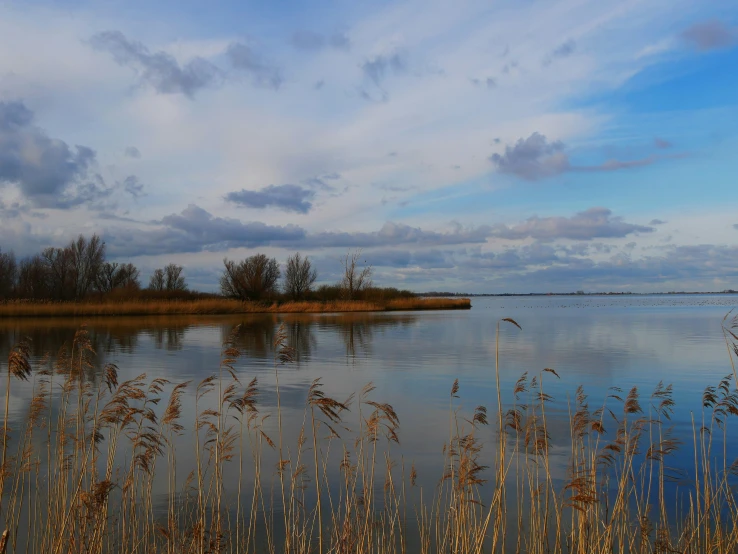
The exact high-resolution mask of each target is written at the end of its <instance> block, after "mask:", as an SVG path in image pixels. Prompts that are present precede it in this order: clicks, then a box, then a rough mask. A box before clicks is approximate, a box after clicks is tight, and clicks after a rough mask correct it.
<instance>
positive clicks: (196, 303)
mask: <svg viewBox="0 0 738 554" xmlns="http://www.w3.org/2000/svg"><path fill="white" fill-rule="evenodd" d="M469 308H471V301H470V300H469V299H468V298H398V299H393V300H387V301H363V300H337V301H329V302H281V303H277V302H274V303H263V302H241V301H239V300H229V299H225V298H208V299H198V300H144V301H142V300H132V301H125V300H119V301H100V302H26V301H16V302H5V303H1V304H0V317H82V316H139V315H141V316H142V315H216V314H258V313H333V312H383V311H401V310H409V311H415V310H463V309H469Z"/></svg>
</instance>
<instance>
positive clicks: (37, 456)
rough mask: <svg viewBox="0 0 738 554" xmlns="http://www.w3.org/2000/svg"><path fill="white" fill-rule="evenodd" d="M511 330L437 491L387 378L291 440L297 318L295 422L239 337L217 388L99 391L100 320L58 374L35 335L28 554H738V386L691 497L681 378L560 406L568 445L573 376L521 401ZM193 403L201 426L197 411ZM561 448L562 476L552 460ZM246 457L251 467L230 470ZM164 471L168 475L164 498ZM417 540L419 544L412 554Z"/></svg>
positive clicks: (324, 402)
mask: <svg viewBox="0 0 738 554" xmlns="http://www.w3.org/2000/svg"><path fill="white" fill-rule="evenodd" d="M507 323H510V324H511V325H515V326H518V324H517V322H515V321H513V320H511V319H502V320H500V322H498V326H497V335H496V344H497V348H496V353H495V360H494V363H493V364H491V365H492V366H493V367H492V368H491V370H490V379H492V380H494V381H495V382H496V383H497V398H496V399H495V400H496V405H495V406H494V408H493V409H492V410H490V413H489V414H488V412H487V409H486V408H485V407H484V406H478V407H477V408H475V409H474V410H473V412H472V413H468V414H464V413H463V411H462V410H461V407H462V406H461V405H460V401H459V400H458V399H459V396H460V395H461V392H462V391H461V390H460V386H459V383H458V380H457V381H455V382H454V383H453V385H452V386H451V387H450V391H449V396H448V402H449V426H448V431H447V432H448V440H447V442H446V444H445V446H444V448H443V451H442V453H440V452H439V457H440V460H439V461H441V462H442V471H441V472H440V475H439V476H438V480H437V484H435V485H434V486H431V487H429V488H427V489H426V490H424V489H423V487H422V485H421V484H419V483H418V479H417V478H418V475H417V472H416V470H415V467H414V466H413V465H412V464H409V465H408V463H407V462H406V461H405V460H402V459H397V457H396V455H395V454H394V453H393V445H396V444H398V443H399V441H400V417H399V416H398V414H397V413H396V412H395V410H394V408H393V407H392V406H390V405H388V404H386V403H382V402H380V401H377V400H375V399H374V397H373V392H374V387H373V386H372V385H371V384H368V385H367V386H365V387H364V388H363V389H362V390H361V391H360V392H359V393H358V394H357V396H356V397H355V398H353V397H350V398H348V399H345V400H337V399H335V398H331V397H330V396H329V394H328V393H327V392H326V391H325V390H324V388H323V383H322V382H321V381H320V379H317V380H315V381H313V382H312V384H311V385H310V387H309V389H308V391H307V393H306V395H305V404H304V415H303V417H302V418H300V421H301V424H300V421H298V422H297V423H293V425H295V426H296V427H300V425H301V427H300V432H299V436H298V438H297V440H296V442H295V443H290V444H287V442H286V439H285V436H284V435H283V433H282V409H281V404H280V386H279V375H280V372H281V371H282V368H283V366H284V365H285V364H291V363H292V362H293V361H294V358H293V351H292V349H291V347H290V346H289V344H287V333H286V332H285V331H284V328H280V330H279V332H278V333H277V336H276V339H275V341H274V344H273V346H274V373H273V377H274V380H273V382H272V385H274V386H276V398H277V403H276V413H274V412H275V409H274V408H273V407H272V408H269V407H268V406H262V405H261V404H260V402H259V397H260V382H259V381H257V379H256V378H254V379H252V380H251V381H248V382H247V381H244V382H241V381H240V380H239V376H241V375H242V373H243V372H242V371H236V364H237V363H238V359H239V357H240V354H241V353H240V351H239V350H238V348H237V347H236V337H237V332H238V329H237V328H236V329H234V330H233V332H232V334H231V336H230V337H229V338H228V339H227V340H226V342H225V344H224V345H223V350H222V361H221V364H220V366H219V367H218V368H217V369H216V370H215V372H214V373H213V374H212V375H210V376H208V377H206V378H205V379H203V380H202V381H200V382H199V383H190V382H187V383H170V382H169V381H167V380H164V379H153V380H149V379H147V377H146V375H144V374H142V375H140V376H138V377H136V378H134V379H131V380H129V381H125V382H119V381H118V374H117V368H116V367H115V366H112V365H111V366H107V367H105V368H103V369H102V370H101V371H99V372H98V373H97V375H98V379H99V383H98V385H99V386H97V387H96V388H94V387H93V386H92V384H91V383H90V382H89V381H87V379H86V378H85V375H88V370H89V369H90V367H91V366H90V364H91V360H92V355H93V352H92V345H91V343H90V341H89V338H88V335H87V331H86V330H85V329H84V328H83V329H81V330H80V331H79V332H78V333H77V335H76V336H75V338H74V341H73V344H71V345H70V348H69V350H68V352H67V351H62V352H61V353H60V355H59V359H58V360H57V362H56V364H55V366H54V370H53V371H52V370H42V371H34V370H33V368H32V367H31V364H30V361H29V356H30V349H29V347H28V345H27V344H25V343H21V344H19V345H17V346H16V347H15V348H14V349H13V350H12V352H11V353H10V356H9V360H8V372H7V383H6V387H7V388H6V391H5V396H6V408H5V420H4V427H3V432H2V445H3V446H2V463H1V465H0V518H1V519H0V521H2V525H4V529H5V530H6V531H7V532H8V537H9V539H10V541H9V545H8V546H9V547H10V548H11V550H10V551H12V552H51V553H62V552H63V553H68V552H75V553H76V552H79V553H82V552H84V553H89V554H103V553H111V554H112V553H118V552H120V553H123V552H125V553H131V554H135V553H140V554H144V553H147V554H148V553H152V554H164V553H167V554H174V553H184V554H205V553H208V554H226V553H233V554H236V553H244V554H245V553H249V554H251V553H256V552H267V553H269V554H276V553H277V552H284V553H290V554H292V553H295V554H313V553H317V554H324V553H331V554H333V553H336V554H350V553H352V554H353V553H355V554H370V553H372V554H374V553H377V554H390V553H391V554H406V553H407V552H419V553H420V554H481V553H482V552H484V553H487V552H489V553H492V554H506V553H508V552H516V553H523V552H525V553H530V554H569V553H571V554H589V553H595V554H612V553H616V552H617V553H623V554H673V553H680V554H703V553H707V552H709V553H711V554H735V552H737V551H738V497H737V493H736V487H735V481H736V479H737V478H738V462H734V463H732V464H731V461H730V460H728V459H727V455H726V452H725V450H723V447H722V446H721V445H720V443H718V442H717V439H718V438H720V439H722V441H727V440H728V437H732V436H733V435H731V431H730V430H729V423H730V421H729V420H730V419H731V418H733V417H736V416H738V390H736V389H735V383H734V382H732V381H731V378H730V377H726V378H724V379H723V380H721V382H720V383H719V384H718V385H717V386H711V387H707V388H706V389H705V392H704V394H703V397H702V400H703V410H702V413H701V414H696V415H695V416H694V423H693V436H692V440H691V443H692V444H691V445H689V446H690V447H691V450H692V451H693V453H694V458H693V462H691V460H692V458H691V452H690V456H689V457H687V458H686V459H689V460H690V467H688V468H686V471H685V472H684V474H683V475H682V476H681V477H682V479H683V480H682V481H680V484H679V491H680V495H679V497H678V498H677V499H678V500H679V502H675V500H674V498H673V497H671V496H669V495H670V494H672V493H671V492H667V483H669V481H670V479H672V478H674V477H675V474H674V471H675V470H674V465H673V464H672V461H671V460H672V456H673V455H674V452H675V451H676V450H677V449H678V448H679V447H680V442H679V440H678V437H673V436H672V435H671V423H670V419H671V414H673V412H674V410H675V404H674V400H673V397H672V389H671V387H670V386H664V385H663V384H659V385H658V386H657V387H656V389H655V391H654V392H653V393H652V394H650V395H644V394H642V393H641V391H639V390H638V389H637V388H635V387H633V388H631V389H630V390H629V391H628V392H623V391H620V390H615V391H613V394H611V395H610V396H609V397H608V398H607V399H606V400H605V401H604V404H602V405H600V406H598V407H597V408H593V409H591V408H590V406H589V404H588V401H587V396H586V394H585V392H584V389H583V388H582V387H579V388H578V389H577V391H576V393H575V394H574V395H573V396H572V397H571V401H570V402H564V405H563V406H559V407H558V409H559V410H562V408H563V410H564V411H565V410H567V409H568V412H569V425H568V429H563V430H562V431H563V432H564V435H565V436H566V438H567V439H566V440H567V442H566V443H564V442H563V441H562V439H564V437H556V439H558V440H557V441H556V442H554V440H553V438H552V436H551V435H552V433H553V432H554V431H553V430H552V427H553V426H551V425H550V422H549V420H550V417H551V416H550V415H549V414H550V413H551V411H552V408H553V409H556V408H555V407H554V406H553V404H554V399H553V398H552V397H551V396H550V394H549V393H547V392H546V390H550V383H551V382H552V380H555V379H558V378H559V374H558V372H556V371H554V370H551V369H543V370H541V371H540V372H538V373H537V374H535V375H528V374H527V373H526V374H523V375H522V376H521V377H520V379H518V381H517V382H516V383H515V386H514V389H513V390H512V391H507V392H508V394H506V395H505V397H506V398H505V402H503V400H502V398H503V397H502V393H501V391H500V386H499V383H500V380H499V376H500V357H499V353H500V350H499V336H500V325H501V324H503V325H504V324H507ZM724 331H725V332H726V333H727V334H726V345H727V346H728V348H729V354H730V355H731V356H732V351H735V353H736V354H738V346H736V342H738V334H737V333H738V318H736V319H734V320H733V321H732V323H731V324H730V326H726V325H725V324H724ZM728 336H730V337H734V338H735V341H736V342H732V343H731V340H730V338H728ZM731 363H732V357H731ZM266 378H267V377H266V376H263V375H262V377H261V379H266ZM14 380H30V381H32V383H33V390H34V395H33V399H32V401H31V403H30V406H29V407H28V415H27V418H26V421H25V422H24V423H23V424H22V425H21V426H20V429H18V430H17V431H16V432H13V433H12V434H11V430H10V429H9V428H8V410H7V406H8V399H9V398H10V397H11V392H10V391H11V387H12V385H13V382H14ZM193 393H194V394H193ZM185 398H189V399H191V402H192V403H193V404H194V413H193V414H192V418H187V419H192V420H194V421H184V420H185V417H184V414H185V410H183V401H184V399H185ZM52 405H53V409H52ZM270 411H271V412H272V413H271V414H270ZM493 414H494V415H493ZM270 415H272V416H273V415H276V418H277V420H278V421H279V426H278V429H277V431H275V432H276V435H272V436H269V434H267V432H266V430H265V429H267V427H266V426H265V425H264V422H265V420H266V418H267V417H269V416H270ZM488 419H489V421H488ZM488 424H492V425H494V431H495V432H494V434H493V435H494V436H495V437H496V438H495V439H494V440H493V444H492V446H493V448H494V450H493V452H492V453H491V454H488V453H486V452H485V446H486V447H487V448H489V446H490V445H485V444H484V441H483V438H482V437H483V434H482V430H483V428H484V427H485V426H487V425H488ZM606 427H607V428H608V429H609V430H608V429H606ZM176 437H183V438H185V439H186V440H191V450H189V451H188V450H184V451H183V449H182V447H181V445H180V446H179V447H178V449H175V446H174V445H175V438H176ZM559 441H562V442H559ZM562 444H566V445H567V446H568V464H567V466H568V467H569V471H568V475H566V476H565V477H564V478H563V483H562V482H560V480H558V479H556V478H554V476H553V473H552V469H551V467H552V465H553V464H555V463H557V458H559V457H560V456H561V455H562V454H563V453H564V452H563V451H562V449H561V445H562ZM564 450H566V447H564ZM275 456H276V460H277V461H276V463H275V464H274V465H272V464H270V463H269V462H268V461H267V460H269V459H270V458H273V457H275ZM182 458H185V459H186V460H188V461H189V460H192V463H193V464H194V466H195V468H194V470H193V471H192V472H191V473H190V475H189V476H187V477H186V479H183V478H182V475H179V474H178V459H179V460H181V459H182ZM439 465H440V464H439ZM487 466H489V467H487ZM228 467H230V468H233V469H234V470H235V471H234V473H235V474H236V475H237V477H235V478H234V477H233V476H231V477H226V469H227V468H228ZM329 468H331V469H335V470H336V471H332V470H329ZM179 471H180V472H181V468H180V469H179ZM178 475H179V477H178ZM331 476H332V477H331ZM155 480H156V481H157V482H158V483H163V484H164V483H165V484H167V486H168V493H169V494H168V496H167V499H166V505H165V506H164V507H163V509H162V507H160V506H157V505H156V501H157V498H155V494H154V492H153V491H154V487H153V484H154V481H155ZM6 485H7V488H6ZM3 492H5V494H3ZM413 498H414V499H415V500H413ZM274 503H276V504H278V505H281V506H283V507H284V509H276V510H275V509H274V507H273V506H274ZM413 533H414V534H415V535H416V536H417V537H418V542H417V544H416V545H414V546H413V547H412V548H409V543H408V539H409V537H410V535H411V534H413Z"/></svg>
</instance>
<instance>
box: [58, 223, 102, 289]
mask: <svg viewBox="0 0 738 554" xmlns="http://www.w3.org/2000/svg"><path fill="white" fill-rule="evenodd" d="M65 250H66V252H67V254H66V255H67V257H68V259H69V261H68V263H69V269H70V277H71V283H70V286H71V287H72V295H73V297H74V299H76V300H79V299H81V298H84V297H85V296H86V295H87V293H88V292H90V291H91V290H92V288H93V287H94V286H95V284H96V282H97V279H98V276H99V275H100V268H101V267H102V265H103V263H104V262H105V243H104V242H103V240H102V239H101V238H100V237H99V236H98V235H92V237H91V238H90V239H89V240H88V239H86V238H85V237H84V236H82V235H80V236H79V237H77V240H73V241H72V242H70V243H69V245H68V246H67V247H66V248H65Z"/></svg>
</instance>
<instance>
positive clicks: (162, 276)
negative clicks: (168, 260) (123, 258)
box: [134, 264, 187, 292]
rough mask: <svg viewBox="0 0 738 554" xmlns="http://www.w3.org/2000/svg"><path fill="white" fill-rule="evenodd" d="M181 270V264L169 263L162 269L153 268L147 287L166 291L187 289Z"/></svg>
mask: <svg viewBox="0 0 738 554" xmlns="http://www.w3.org/2000/svg"><path fill="white" fill-rule="evenodd" d="M134 269H135V268H134ZM183 270H184V269H183V268H182V266H181V265H177V264H169V265H167V266H166V267H165V268H164V269H157V270H155V271H154V273H153V274H152V275H151V279H150V280H149V289H150V290H158V291H163V290H165V291H168V292H176V291H185V290H187V281H185V278H184V275H182V271H183Z"/></svg>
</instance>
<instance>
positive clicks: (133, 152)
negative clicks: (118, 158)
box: [123, 146, 141, 159]
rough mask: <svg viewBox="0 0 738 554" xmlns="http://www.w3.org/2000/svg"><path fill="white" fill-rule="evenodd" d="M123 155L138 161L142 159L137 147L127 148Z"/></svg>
mask: <svg viewBox="0 0 738 554" xmlns="http://www.w3.org/2000/svg"><path fill="white" fill-rule="evenodd" d="M123 153H124V154H125V155H126V156H127V157H128V158H135V159H138V158H140V157H141V151H140V150H139V149H138V148H136V147H135V146H126V149H125V150H124V151H123Z"/></svg>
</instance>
